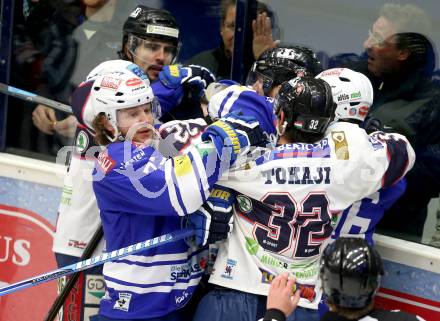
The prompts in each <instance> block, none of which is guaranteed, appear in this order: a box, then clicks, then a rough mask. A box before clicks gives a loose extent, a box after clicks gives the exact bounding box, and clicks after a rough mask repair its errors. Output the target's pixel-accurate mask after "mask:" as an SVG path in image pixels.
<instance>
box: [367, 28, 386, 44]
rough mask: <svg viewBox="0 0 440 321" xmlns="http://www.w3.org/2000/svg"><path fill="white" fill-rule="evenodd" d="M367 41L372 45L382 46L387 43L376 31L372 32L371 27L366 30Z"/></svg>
mask: <svg viewBox="0 0 440 321" xmlns="http://www.w3.org/2000/svg"><path fill="white" fill-rule="evenodd" d="M368 42H369V43H370V44H371V46H373V47H384V46H385V45H386V43H387V41H386V39H384V38H383V37H382V36H381V35H380V34H378V33H377V32H373V31H372V30H371V29H369V30H368Z"/></svg>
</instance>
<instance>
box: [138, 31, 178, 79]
mask: <svg viewBox="0 0 440 321" xmlns="http://www.w3.org/2000/svg"><path fill="white" fill-rule="evenodd" d="M132 37H133V36H132ZM136 43H137V46H136V48H135V49H134V50H131V51H130V53H131V54H132V56H133V62H134V63H135V64H136V65H138V66H139V67H141V68H142V69H143V70H144V71H145V73H146V74H147V76H148V78H149V79H150V80H151V81H153V80H155V79H156V78H157V77H158V76H159V73H160V72H161V70H162V68H163V66H166V65H169V64H170V63H171V61H172V60H173V59H174V57H175V56H176V54H177V48H176V46H174V45H173V44H172V43H170V42H165V41H160V40H156V39H150V40H144V39H140V38H137V42H136Z"/></svg>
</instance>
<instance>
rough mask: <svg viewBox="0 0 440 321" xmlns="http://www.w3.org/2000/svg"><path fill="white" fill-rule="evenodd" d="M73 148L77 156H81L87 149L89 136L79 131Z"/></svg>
mask: <svg viewBox="0 0 440 321" xmlns="http://www.w3.org/2000/svg"><path fill="white" fill-rule="evenodd" d="M75 146H76V150H77V152H78V154H82V153H83V152H84V151H86V150H87V148H88V147H89V136H88V135H87V133H86V132H85V131H83V130H81V131H80V132H79V133H78V135H77V136H76V141H75Z"/></svg>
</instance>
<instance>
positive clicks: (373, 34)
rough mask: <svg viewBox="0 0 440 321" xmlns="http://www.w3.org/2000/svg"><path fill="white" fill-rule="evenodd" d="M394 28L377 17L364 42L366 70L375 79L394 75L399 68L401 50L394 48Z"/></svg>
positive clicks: (382, 18)
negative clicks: (385, 75)
mask: <svg viewBox="0 0 440 321" xmlns="http://www.w3.org/2000/svg"><path fill="white" fill-rule="evenodd" d="M396 30H397V29H396V27H395V26H394V25H393V24H392V23H391V22H390V21H388V20H387V19H386V18H384V17H379V19H377V20H376V22H375V23H374V24H373V26H372V28H371V30H370V31H369V36H368V38H367V40H365V42H364V47H365V48H366V49H367V54H368V70H369V71H370V72H371V73H372V74H373V75H375V76H376V77H380V76H383V75H384V74H390V73H394V72H396V71H398V70H399V68H400V66H401V59H400V57H401V52H402V51H401V50H399V49H398V48H397V46H396V43H395V39H394V36H393V35H394V34H395V33H396Z"/></svg>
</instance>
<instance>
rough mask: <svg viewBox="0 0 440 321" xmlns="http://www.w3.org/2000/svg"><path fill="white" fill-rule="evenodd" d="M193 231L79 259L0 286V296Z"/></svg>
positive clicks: (180, 232) (168, 235)
mask: <svg viewBox="0 0 440 321" xmlns="http://www.w3.org/2000/svg"><path fill="white" fill-rule="evenodd" d="M194 234H195V232H194V229H192V228H187V229H182V230H179V231H175V232H172V233H168V234H164V235H161V236H158V237H155V238H152V239H149V240H146V241H142V242H139V243H136V244H132V245H129V246H127V247H124V248H121V249H118V250H114V251H112V252H108V253H103V254H101V255H98V256H94V257H92V258H90V259H87V260H84V261H80V262H78V263H74V264H70V265H67V266H65V267H62V268H60V269H57V270H54V271H51V272H47V273H44V274H40V275H37V276H35V277H32V278H29V279H26V280H23V281H20V282H17V283H14V284H10V285H8V286H5V287H2V288H0V296H3V295H6V294H9V293H12V292H16V291H19V290H22V289H26V288H29V287H32V286H35V285H37V284H41V283H44V282H48V281H52V280H55V279H57V278H60V277H62V276H65V275H69V274H72V273H75V272H77V271H83V270H86V269H89V268H91V267H94V266H97V265H101V264H103V263H105V262H109V261H113V260H116V259H120V258H121V257H124V256H127V255H131V254H135V253H138V252H140V251H145V250H149V249H152V248H155V247H158V246H161V245H164V244H167V243H172V242H176V241H179V240H182V239H184V238H187V237H191V236H194Z"/></svg>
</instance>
